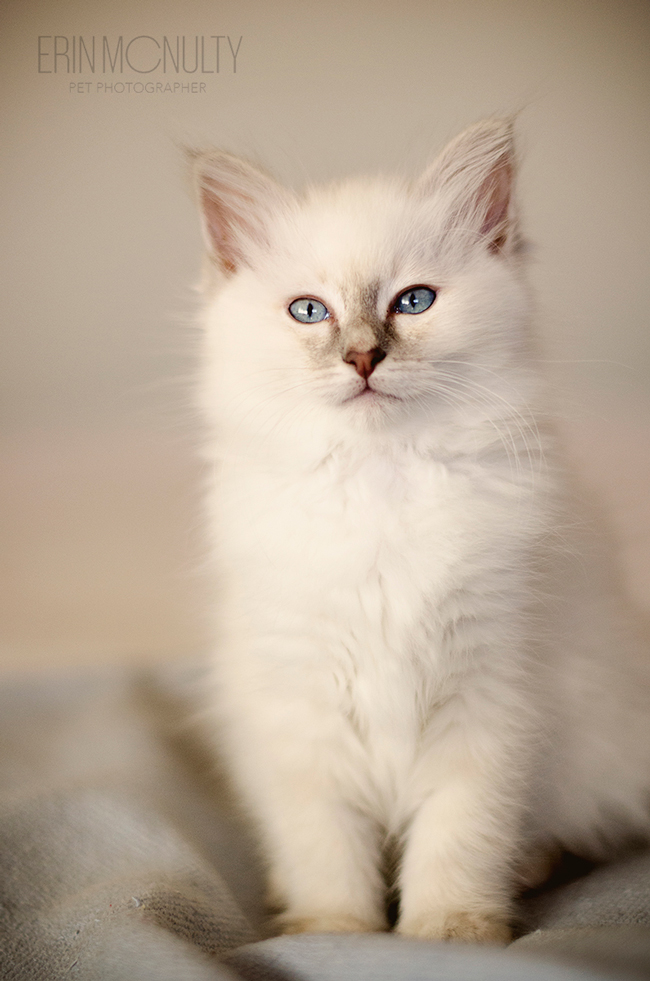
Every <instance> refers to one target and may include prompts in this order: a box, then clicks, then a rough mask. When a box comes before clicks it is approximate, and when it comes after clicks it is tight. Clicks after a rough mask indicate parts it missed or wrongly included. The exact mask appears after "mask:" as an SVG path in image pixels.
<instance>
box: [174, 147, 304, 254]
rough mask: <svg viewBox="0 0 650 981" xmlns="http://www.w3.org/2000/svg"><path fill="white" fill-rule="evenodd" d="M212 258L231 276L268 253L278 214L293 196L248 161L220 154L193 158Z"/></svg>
mask: <svg viewBox="0 0 650 981" xmlns="http://www.w3.org/2000/svg"><path fill="white" fill-rule="evenodd" d="M191 158H192V164H193V168H194V175H195V182H196V187H197V190H198V195H199V203H200V208H201V214H202V218H203V231H204V235H205V240H206V243H207V246H208V251H209V253H210V256H211V258H212V259H213V260H214V261H216V262H217V264H218V265H219V266H220V267H221V268H222V270H223V271H224V272H226V273H233V272H235V271H236V270H237V269H239V268H240V267H241V266H242V265H250V264H251V261H252V259H253V257H254V255H255V254H256V253H258V252H259V251H260V250H262V251H263V250H264V249H265V248H268V246H269V243H270V236H269V231H270V223H271V220H272V218H273V215H274V214H276V213H277V211H278V210H279V209H281V208H283V207H286V206H287V205H288V203H289V200H290V194H289V192H288V191H286V190H285V189H284V188H283V187H281V186H280V185H279V184H278V183H277V182H276V181H275V180H273V178H272V177H270V176H269V175H268V174H265V173H264V172H263V171H262V170H259V169H258V168H257V167H255V166H254V165H253V164H251V163H249V162H248V161H247V160H243V159H242V158H240V157H236V156H233V155H232V154H230V153H225V152H223V151H219V150H209V151H207V152H202V153H201V152H198V153H191Z"/></svg>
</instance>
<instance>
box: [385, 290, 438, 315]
mask: <svg viewBox="0 0 650 981" xmlns="http://www.w3.org/2000/svg"><path fill="white" fill-rule="evenodd" d="M435 298H436V291H435V290H431V289H429V287H428V286H412V287H411V288H410V289H408V290H404V292H403V293H400V295H399V296H398V297H397V299H396V300H395V307H394V309H395V313H424V311H425V310H428V309H429V307H430V306H431V304H432V303H433V301H434V300H435Z"/></svg>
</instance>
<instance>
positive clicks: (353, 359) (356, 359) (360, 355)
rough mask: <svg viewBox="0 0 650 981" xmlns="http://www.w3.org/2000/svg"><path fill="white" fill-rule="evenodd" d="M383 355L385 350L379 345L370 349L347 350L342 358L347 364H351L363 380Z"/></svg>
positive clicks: (368, 376) (368, 375) (382, 358)
mask: <svg viewBox="0 0 650 981" xmlns="http://www.w3.org/2000/svg"><path fill="white" fill-rule="evenodd" d="M385 357H386V352H385V351H382V349H381V348H380V347H373V349H372V351H348V353H347V354H346V355H345V358H344V359H343V360H344V361H345V362H346V363H347V364H353V365H354V369H355V371H356V373H357V374H358V375H361V377H362V378H363V379H364V381H365V380H366V379H367V378H370V376H371V374H372V373H373V371H374V370H375V368H376V367H377V365H378V364H379V362H380V361H383V360H384V358H385Z"/></svg>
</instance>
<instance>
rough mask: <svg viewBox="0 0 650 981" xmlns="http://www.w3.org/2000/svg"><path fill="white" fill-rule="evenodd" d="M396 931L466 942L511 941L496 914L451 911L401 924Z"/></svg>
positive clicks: (414, 935) (404, 933) (420, 917)
mask: <svg viewBox="0 0 650 981" xmlns="http://www.w3.org/2000/svg"><path fill="white" fill-rule="evenodd" d="M397 932H398V933H401V934H402V935H403V936H406V937H417V938H419V939H420V940H456V941H461V942H463V943H477V944H500V945H502V946H503V945H505V944H507V943H509V942H510V940H511V932H510V927H509V926H508V923H507V922H506V920H505V918H503V917H501V916H498V915H495V914H493V913H475V912H472V913H470V912H467V911H466V910H449V911H447V912H445V913H436V914H430V915H423V916H417V917H410V918H409V919H408V920H405V921H403V922H400V923H398V925H397Z"/></svg>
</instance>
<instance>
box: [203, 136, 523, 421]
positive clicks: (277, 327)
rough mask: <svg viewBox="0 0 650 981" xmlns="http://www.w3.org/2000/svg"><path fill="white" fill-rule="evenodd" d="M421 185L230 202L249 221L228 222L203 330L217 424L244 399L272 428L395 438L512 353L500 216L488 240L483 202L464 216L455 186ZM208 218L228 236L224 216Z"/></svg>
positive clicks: (516, 344) (514, 331)
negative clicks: (317, 417)
mask: <svg viewBox="0 0 650 981" xmlns="http://www.w3.org/2000/svg"><path fill="white" fill-rule="evenodd" d="M501 135H503V134H501ZM229 159H230V158H229ZM256 173H257V172H256ZM425 178H426V180H428V181H429V182H430V180H431V178H430V175H428V174H427V175H425ZM425 178H423V179H422V180H421V182H420V183H419V184H416V185H415V186H408V185H406V184H402V183H399V182H388V181H379V180H375V181H350V182H348V183H345V184H342V185H338V186H335V187H333V188H325V189H321V190H315V191H312V192H311V193H310V194H309V195H308V196H307V197H306V198H303V199H298V198H296V197H294V196H293V195H289V194H288V193H287V192H281V193H279V194H277V196H276V197H272V195H273V194H274V193H277V191H276V189H277V185H273V190H269V189H266V190H265V191H264V192H262V201H261V202H260V201H259V200H258V201H257V210H255V212H254V214H253V216H252V217H251V211H252V209H251V208H250V204H249V202H245V204H244V205H242V203H241V201H240V200H239V199H238V200H237V201H236V203H235V206H234V207H235V211H237V209H239V212H242V211H246V208H248V209H249V210H248V212H247V214H248V217H247V218H242V217H241V215H240V217H239V222H240V224H239V226H237V224H236V220H235V222H234V225H235V229H236V232H235V233H236V234H237V233H238V234H239V239H238V240H237V242H236V244H235V245H234V246H233V245H230V247H229V248H230V258H229V259H228V260H227V262H222V265H223V266H224V267H227V266H231V267H232V268H229V269H228V270H227V275H228V278H227V280H226V282H225V283H221V284H219V285H218V286H217V289H216V295H215V298H214V300H213V303H212V306H211V310H210V314H209V317H208V325H209V327H208V329H209V331H210V332H211V333H212V335H213V336H212V340H211V343H210V346H211V349H212V350H211V362H212V366H213V367H212V377H211V379H209V380H208V385H212V386H213V388H214V390H215V392H216V391H217V390H218V391H219V392H220V393H222V394H223V395H225V396H226V401H228V400H231V405H230V408H228V406H227V405H226V404H225V403H224V404H223V410H224V411H236V409H235V408H234V405H233V400H234V399H235V398H236V397H237V396H238V397H239V400H240V403H241V404H242V405H243V404H245V405H246V406H247V407H248V409H247V410H246V411H252V410H251V407H252V405H253V404H255V403H257V405H258V406H259V409H258V412H257V413H253V414H254V415H257V416H258V418H259V414H260V413H263V411H264V410H263V409H262V405H265V406H266V412H267V413H268V415H269V416H273V415H274V413H276V414H277V415H278V418H279V416H280V415H281V413H282V411H284V412H285V413H286V414H287V416H290V415H292V414H295V413H298V414H300V413H301V412H302V414H303V415H304V416H305V417H311V416H313V414H314V413H316V412H317V411H318V410H320V411H321V413H323V412H325V413H326V414H327V413H329V414H330V415H332V414H333V416H334V417H335V418H334V419H333V420H332V421H333V423H334V424H341V425H345V426H347V425H349V426H352V427H357V428H360V429H364V428H368V427H370V428H376V427H378V426H379V427H385V426H392V425H395V424H397V423H400V422H402V423H403V422H404V421H406V420H409V419H416V418H417V419H420V418H421V417H422V415H423V414H425V415H426V414H428V413H431V412H436V411H440V410H441V409H445V410H448V409H449V408H450V407H453V406H454V405H460V404H462V403H463V402H465V401H466V400H467V397H468V396H467V385H468V381H467V378H468V375H471V374H472V371H475V370H476V369H481V368H482V370H483V371H486V370H487V371H490V372H495V371H499V370H501V369H502V367H503V366H504V364H506V363H507V362H508V360H511V359H512V358H513V357H516V356H518V355H519V354H520V353H521V350H522V343H523V337H524V334H525V326H526V323H527V318H528V302H527V295H526V290H525V287H524V285H523V283H522V280H521V270H520V263H519V261H518V258H517V255H516V252H515V250H514V249H511V250H509V249H508V248H506V247H505V242H506V237H505V232H504V230H503V228H504V220H505V219H504V218H503V214H500V216H498V219H495V218H492V219H490V220H492V222H493V224H492V225H490V226H489V227H488V232H489V233H490V234H486V232H485V230H484V227H483V226H485V225H486V222H487V221H488V217H486V214H487V212H486V209H488V208H489V207H494V203H493V201H492V198H491V197H490V194H489V193H488V194H487V198H488V200H487V202H485V201H483V202H482V207H481V206H475V207H474V213H471V208H470V207H469V206H468V205H467V204H465V206H464V211H463V208H461V207H460V205H459V203H458V194H457V193H456V194H454V193H452V191H453V188H452V189H451V190H450V181H449V180H447V182H445V181H444V180H443V181H438V183H437V185H436V184H435V182H434V187H433V188H432V189H431V188H429V187H426V186H425V187H423V186H422V185H423V184H426V180H425ZM244 183H245V181H244ZM484 183H485V180H484ZM241 184H242V180H241V179H240V180H239V185H238V186H239V187H241ZM221 193H222V199H220V200H223V196H224V192H223V191H222V192H221ZM231 193H232V191H231ZM467 193H469V192H467ZM473 193H474V194H475V195H476V193H477V192H476V189H474V192H473ZM478 194H479V202H480V201H481V194H483V195H484V196H485V194H486V192H485V190H481V187H480V186H479V192H478ZM505 201H506V203H505V205H503V204H502V211H503V210H504V208H505V210H507V206H508V202H509V198H507V199H505ZM459 214H460V215H461V220H460V221H459V218H458V216H459ZM216 220H217V222H218V223H219V227H220V228H221V227H223V226H224V225H225V226H227V227H228V228H229V229H232V227H233V218H232V216H231V215H230V214H224V213H223V210H222V211H221V212H220V213H219V214H218V215H217V218H216ZM246 222H247V223H248V224H247V225H246ZM256 223H257V224H256ZM497 226H498V232H499V241H498V245H497V244H496V241H497V240H496V235H495V234H492V232H494V229H495V228H497ZM242 227H243V228H244V230H243V231H242V230H241V229H242ZM220 247H221V249H222V251H223V243H220ZM226 249H228V246H227V247H226ZM237 256H240V257H241V256H243V257H244V258H243V259H241V258H240V260H239V261H238V262H237V261H236V257H237ZM310 304H311V305H310ZM296 314H297V315H296ZM244 352H245V354H244ZM217 398H219V396H218V395H217ZM479 401H480V400H479ZM251 418H252V417H251Z"/></svg>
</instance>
